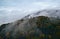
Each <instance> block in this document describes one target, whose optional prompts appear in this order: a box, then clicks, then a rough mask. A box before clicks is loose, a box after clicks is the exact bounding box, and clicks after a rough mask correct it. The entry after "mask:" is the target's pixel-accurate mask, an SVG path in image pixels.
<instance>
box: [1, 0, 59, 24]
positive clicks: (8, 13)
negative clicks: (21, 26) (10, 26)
mask: <svg viewBox="0 0 60 39" xmlns="http://www.w3.org/2000/svg"><path fill="white" fill-rule="evenodd" d="M59 4H60V0H0V24H2V23H6V22H11V21H14V20H18V19H20V18H22V17H24V16H25V15H27V14H30V13H32V12H34V11H38V10H41V9H46V8H50V7H51V8H55V7H60V6H59Z"/></svg>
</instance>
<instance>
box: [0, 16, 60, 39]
mask: <svg viewBox="0 0 60 39" xmlns="http://www.w3.org/2000/svg"><path fill="white" fill-rule="evenodd" d="M23 21H24V20H23V19H22V20H20V22H23ZM28 22H29V23H30V25H33V26H34V25H35V24H36V27H33V28H31V29H29V30H27V31H26V32H20V31H17V32H16V34H15V35H14V36H13V35H12V33H14V32H13V31H14V30H13V31H7V32H6V30H4V29H5V28H6V27H7V26H9V24H10V25H11V23H8V24H3V25H1V26H0V39H60V19H59V18H49V17H46V16H38V17H33V18H30V19H28ZM32 22H33V23H32ZM34 23H35V24H34ZM19 24H20V23H18V24H17V26H18V25H19ZM15 29H17V28H15Z"/></svg>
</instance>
